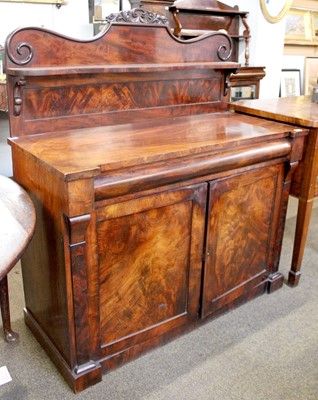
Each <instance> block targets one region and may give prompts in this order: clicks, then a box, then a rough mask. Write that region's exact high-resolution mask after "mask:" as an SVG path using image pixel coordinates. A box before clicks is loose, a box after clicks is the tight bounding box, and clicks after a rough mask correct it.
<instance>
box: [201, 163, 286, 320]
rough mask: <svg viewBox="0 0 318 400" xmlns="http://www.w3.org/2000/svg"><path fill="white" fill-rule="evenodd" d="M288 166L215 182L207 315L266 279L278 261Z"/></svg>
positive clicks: (207, 270) (211, 202) (206, 275)
mask: <svg viewBox="0 0 318 400" xmlns="http://www.w3.org/2000/svg"><path fill="white" fill-rule="evenodd" d="M282 180H283V166H282V165H278V166H271V167H266V168H262V169H257V170H254V171H250V172H247V173H244V174H242V175H237V176H234V177H229V178H226V179H221V180H218V181H215V182H211V183H210V187H209V198H210V200H209V214H208V227H207V242H206V254H205V260H206V262H205V272H204V289H203V304H202V307H203V310H202V315H203V316H206V315H208V314H210V313H212V312H214V311H216V310H218V309H220V308H221V307H224V306H229V304H230V303H232V302H233V301H235V300H236V299H237V298H238V297H240V296H243V295H248V293H249V292H250V291H251V290H253V288H255V287H257V286H258V285H260V284H261V283H262V282H263V281H264V280H266V279H267V277H268V275H269V273H270V270H271V267H272V264H273V259H274V252H275V248H276V246H275V242H276V235H277V229H278V222H279V213H280V205H281V196H282Z"/></svg>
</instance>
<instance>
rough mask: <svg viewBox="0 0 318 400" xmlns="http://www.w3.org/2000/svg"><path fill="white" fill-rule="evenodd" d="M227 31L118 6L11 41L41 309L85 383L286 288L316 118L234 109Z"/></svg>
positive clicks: (65, 368)
mask: <svg viewBox="0 0 318 400" xmlns="http://www.w3.org/2000/svg"><path fill="white" fill-rule="evenodd" d="M230 54H231V40H230V39H229V37H228V36H227V35H226V34H224V33H219V32H212V33H211V34H209V35H205V36H203V37H200V38H197V39H193V40H189V41H187V42H184V41H182V40H180V39H177V38H175V37H173V36H172V35H171V33H170V32H169V29H168V27H167V26H166V24H165V21H164V18H160V17H158V16H156V15H154V14H152V13H149V12H147V11H142V10H134V11H130V12H127V13H120V14H119V15H118V16H115V17H114V16H113V19H112V20H111V21H110V24H109V26H108V28H107V29H106V30H105V31H104V32H103V33H101V34H100V35H99V36H97V37H95V38H94V39H92V40H88V41H80V40H74V39H71V38H67V37H64V36H61V35H59V34H57V33H54V32H50V31H47V30H44V29H40V28H24V29H20V30H17V31H15V32H13V33H12V34H11V35H10V36H9V37H8V39H7V42H6V65H7V76H8V99H9V116H10V128H11V136H12V137H11V138H10V139H9V143H10V144H11V146H12V157H13V170H14V179H15V180H16V181H17V182H19V183H20V184H21V185H22V186H23V187H24V188H25V189H26V190H27V191H28V193H29V194H30V196H31V197H32V199H33V201H34V204H35V207H36V213H37V226H36V231H35V235H34V238H33V240H32V242H31V244H30V246H29V248H28V251H27V253H26V254H25V255H24V257H23V260H22V269H23V282H24V292H25V302H26V308H25V320H26V323H27V325H28V326H29V327H30V329H31V330H32V331H33V333H34V334H35V336H36V337H37V339H38V340H39V341H40V343H41V344H42V345H43V347H44V348H45V350H46V351H47V353H48V354H49V355H50V357H51V358H52V360H53V361H54V362H55V363H56V365H57V366H58V369H59V371H60V372H61V373H62V375H63V376H64V377H65V379H66V380H67V382H68V383H69V385H70V386H71V387H72V388H73V390H74V391H75V392H79V391H81V390H83V389H85V388H86V387H88V386H90V385H93V384H95V383H97V382H99V381H100V380H101V378H102V373H106V372H107V371H109V370H111V369H113V368H116V367H118V366H120V365H122V364H124V363H126V362H127V361H129V360H132V359H133V358H135V357H137V356H138V355H140V354H142V353H143V352H145V351H146V350H149V349H152V348H154V347H155V346H159V345H161V344H163V343H165V342H166V341H167V340H170V339H172V338H173V337H176V336H177V335H180V334H181V333H183V332H186V331H187V330H189V329H192V328H194V327H196V326H198V325H200V324H202V323H203V322H204V321H207V320H209V319H211V318H214V317H216V316H218V315H220V314H221V313H223V312H225V311H226V310H229V309H231V308H233V307H234V306H237V305H238V304H240V303H243V302H245V301H247V300H250V299H252V298H254V297H255V296H258V295H260V294H262V293H265V292H267V291H273V290H275V289H277V288H279V287H280V286H281V284H282V282H283V276H282V274H280V273H279V272H278V261H279V256H280V250H281V242H282V235H283V230H284V221H285V214H286V207H287V200H288V195H289V189H290V179H291V175H292V172H293V171H294V169H295V167H296V166H297V164H298V161H299V160H300V159H301V156H302V152H303V144H304V140H305V137H306V135H307V130H306V129H296V128H295V127H292V126H289V125H286V124H282V123H277V122H273V121H268V120H265V119H262V118H257V117H253V116H246V115H240V114H236V113H234V112H229V111H228V103H227V90H228V76H229V75H230V74H231V73H232V72H233V71H235V70H236V69H237V68H238V65H237V64H236V63H233V62H229V61H227V59H229V57H230Z"/></svg>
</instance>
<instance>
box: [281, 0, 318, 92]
mask: <svg viewBox="0 0 318 400" xmlns="http://www.w3.org/2000/svg"><path fill="white" fill-rule="evenodd" d="M292 7H299V8H308V9H311V10H318V1H317V0H294V1H293V4H292ZM306 57H318V46H303V45H302V46H299V45H298V46H297V45H285V47H284V57H283V67H282V68H284V69H299V71H300V83H301V85H300V88H301V94H304V66H305V58H306Z"/></svg>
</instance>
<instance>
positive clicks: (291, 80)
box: [280, 69, 300, 97]
mask: <svg viewBox="0 0 318 400" xmlns="http://www.w3.org/2000/svg"><path fill="white" fill-rule="evenodd" d="M288 96H300V70H299V69H282V73H281V80H280V97H288Z"/></svg>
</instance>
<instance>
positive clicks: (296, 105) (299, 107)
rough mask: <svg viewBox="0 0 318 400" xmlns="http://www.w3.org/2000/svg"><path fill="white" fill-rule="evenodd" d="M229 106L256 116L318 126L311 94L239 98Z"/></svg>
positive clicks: (317, 109) (317, 115)
mask: <svg viewBox="0 0 318 400" xmlns="http://www.w3.org/2000/svg"><path fill="white" fill-rule="evenodd" d="M230 108H231V109H233V110H235V111H238V112H243V113H248V114H251V115H256V116H258V117H264V118H270V119H273V120H275V121H282V122H287V123H289V124H295V125H300V126H305V127H308V128H318V104H317V103H313V102H312V101H311V96H290V97H280V98H277V99H264V100H260V99H257V100H239V101H237V102H235V103H232V104H230Z"/></svg>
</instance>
